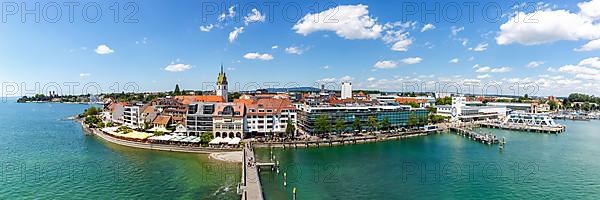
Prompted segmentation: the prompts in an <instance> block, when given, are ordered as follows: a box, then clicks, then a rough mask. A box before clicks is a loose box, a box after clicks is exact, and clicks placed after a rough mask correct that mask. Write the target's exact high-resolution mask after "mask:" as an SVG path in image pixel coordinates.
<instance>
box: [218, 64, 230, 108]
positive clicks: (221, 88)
mask: <svg viewBox="0 0 600 200" xmlns="http://www.w3.org/2000/svg"><path fill="white" fill-rule="evenodd" d="M227 94H228V93H227V76H225V72H223V64H221V72H220V73H219V77H217V96H221V97H223V100H224V101H225V102H227V101H229V99H228V97H227V96H228V95H227Z"/></svg>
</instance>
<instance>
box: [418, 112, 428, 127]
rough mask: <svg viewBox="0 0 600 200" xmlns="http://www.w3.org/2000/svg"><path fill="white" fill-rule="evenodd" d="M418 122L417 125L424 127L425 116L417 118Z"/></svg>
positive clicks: (425, 122)
mask: <svg viewBox="0 0 600 200" xmlns="http://www.w3.org/2000/svg"><path fill="white" fill-rule="evenodd" d="M418 121H419V122H418V124H419V125H420V126H423V125H426V124H427V116H425V115H421V116H419V117H418Z"/></svg>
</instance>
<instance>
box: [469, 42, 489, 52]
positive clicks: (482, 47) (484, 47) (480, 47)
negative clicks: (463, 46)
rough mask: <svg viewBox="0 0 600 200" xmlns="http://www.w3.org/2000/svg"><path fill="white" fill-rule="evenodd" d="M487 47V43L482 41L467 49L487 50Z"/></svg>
mask: <svg viewBox="0 0 600 200" xmlns="http://www.w3.org/2000/svg"><path fill="white" fill-rule="evenodd" d="M487 47H488V43H485V42H484V43H479V44H477V46H475V47H471V48H469V50H470V51H485V50H487Z"/></svg>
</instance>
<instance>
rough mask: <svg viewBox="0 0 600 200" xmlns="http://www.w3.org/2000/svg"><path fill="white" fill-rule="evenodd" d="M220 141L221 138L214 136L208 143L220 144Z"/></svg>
mask: <svg viewBox="0 0 600 200" xmlns="http://www.w3.org/2000/svg"><path fill="white" fill-rule="evenodd" d="M221 141H223V138H221V137H216V138H215V139H212V140H211V141H210V142H209V143H208V144H221Z"/></svg>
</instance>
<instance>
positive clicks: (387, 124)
mask: <svg viewBox="0 0 600 200" xmlns="http://www.w3.org/2000/svg"><path fill="white" fill-rule="evenodd" d="M390 127H391V124H390V119H389V118H388V117H384V118H383V121H382V122H381V128H382V129H383V130H389V129H390Z"/></svg>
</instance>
